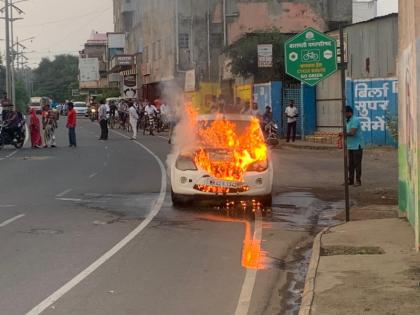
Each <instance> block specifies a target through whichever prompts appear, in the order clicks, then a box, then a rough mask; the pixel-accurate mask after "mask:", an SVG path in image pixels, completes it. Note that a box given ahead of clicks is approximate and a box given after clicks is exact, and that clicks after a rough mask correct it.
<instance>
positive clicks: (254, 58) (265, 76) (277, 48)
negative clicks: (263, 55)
mask: <svg viewBox="0 0 420 315" xmlns="http://www.w3.org/2000/svg"><path fill="white" fill-rule="evenodd" d="M289 38H290V35H287V34H282V33H280V32H277V31H271V32H264V33H250V34H247V35H245V36H244V37H242V38H241V39H239V40H238V41H237V42H235V43H234V44H233V45H231V46H230V47H229V48H228V49H227V55H228V56H229V57H230V58H231V59H232V63H231V69H232V73H233V74H234V75H236V76H241V77H244V78H249V77H251V76H254V79H255V82H257V83H258V82H268V81H275V80H284V78H285V74H284V72H285V69H284V44H285V42H286V41H287V40H288V39H289ZM260 44H272V45H273V68H258V51H257V49H258V45H260Z"/></svg>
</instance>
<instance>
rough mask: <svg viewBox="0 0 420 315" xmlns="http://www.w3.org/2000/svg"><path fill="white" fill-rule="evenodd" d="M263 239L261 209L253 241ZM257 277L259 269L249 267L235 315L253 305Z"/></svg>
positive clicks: (257, 215) (244, 313)
mask: <svg viewBox="0 0 420 315" xmlns="http://www.w3.org/2000/svg"><path fill="white" fill-rule="evenodd" d="M261 240H262V218H261V211H260V210H257V211H256V212H255V226H254V238H253V242H261ZM256 279H257V269H247V270H246V274H245V280H244V283H243V284H242V290H241V295H240V296H239V301H238V305H237V306H236V311H235V315H247V314H248V312H249V307H250V306H251V299H252V292H253V291H254V287H255V281H256Z"/></svg>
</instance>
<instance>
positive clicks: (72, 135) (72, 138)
mask: <svg viewBox="0 0 420 315" xmlns="http://www.w3.org/2000/svg"><path fill="white" fill-rule="evenodd" d="M67 110H68V111H67V125H66V127H67V128H68V129H69V143H70V144H69V147H70V148H71V147H73V148H75V147H77V143H76V120H77V118H76V116H77V115H76V111H75V110H74V105H73V103H72V102H69V103H68V104H67Z"/></svg>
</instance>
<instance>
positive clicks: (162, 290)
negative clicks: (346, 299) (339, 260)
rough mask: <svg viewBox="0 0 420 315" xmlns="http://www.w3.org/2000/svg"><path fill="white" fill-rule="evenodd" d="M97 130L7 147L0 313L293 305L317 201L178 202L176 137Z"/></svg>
mask: <svg viewBox="0 0 420 315" xmlns="http://www.w3.org/2000/svg"><path fill="white" fill-rule="evenodd" d="M62 123H63V122H62V121H61V124H62ZM98 129H99V127H98V126H97V125H96V124H93V123H91V122H90V121H87V120H84V119H81V120H80V121H79V126H78V130H77V136H78V148H77V149H73V148H68V147H67V138H66V130H65V129H64V128H59V130H58V133H57V138H58V141H57V144H58V147H57V148H55V149H41V150H31V149H29V148H25V149H23V150H20V151H15V150H14V149H13V148H11V147H6V148H5V149H4V150H2V151H0V174H1V175H0V284H1V285H0V314H3V315H22V314H30V315H33V314H74V315H76V314H77V315H84V314H86V315H95V314H98V315H99V314H100V315H105V314H110V315H111V314H112V315H116V314H117V315H118V314H136V315H138V314H174V315H178V314H179V315H181V314H182V315H185V314H218V315H221V314H237V315H242V314H295V313H296V310H297V307H298V304H297V302H296V301H297V300H298V296H299V289H300V288H299V283H301V282H302V280H303V276H304V267H305V266H304V261H305V260H304V259H303V257H302V256H300V255H301V254H302V251H301V250H299V247H302V246H303V243H304V242H305V240H307V239H310V238H311V234H312V232H313V225H314V224H316V222H315V221H314V220H315V219H314V213H315V212H317V211H320V209H321V208H322V206H320V204H319V202H318V201H316V200H315V199H314V198H313V197H312V196H311V195H308V194H306V193H304V192H299V191H298V192H296V193H292V194H290V193H289V194H283V195H282V194H280V195H279V196H277V197H276V199H275V205H274V207H273V209H272V210H266V209H257V208H254V209H252V207H251V209H247V210H243V209H237V208H233V209H228V208H225V207H222V208H215V207H211V208H209V207H204V206H202V205H197V206H194V207H191V208H189V209H174V208H173V207H172V205H171V202H170V197H169V194H168V191H169V189H168V186H167V184H168V181H167V178H166V174H165V160H166V156H167V154H168V153H169V151H170V147H169V145H168V144H167V141H166V140H165V139H164V138H163V137H150V136H148V137H141V138H140V139H139V140H138V141H136V142H134V141H130V140H128V138H127V137H126V135H125V134H123V133H121V132H119V131H117V132H112V133H111V134H110V140H109V141H107V142H101V141H98V140H97V137H98V134H99V130H98ZM317 220H318V217H317ZM296 248H298V250H296ZM306 256H307V254H306ZM306 258H307V257H306Z"/></svg>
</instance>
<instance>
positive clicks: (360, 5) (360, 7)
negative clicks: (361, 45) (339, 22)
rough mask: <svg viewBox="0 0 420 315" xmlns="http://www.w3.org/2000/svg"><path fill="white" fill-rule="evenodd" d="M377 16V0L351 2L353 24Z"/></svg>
mask: <svg viewBox="0 0 420 315" xmlns="http://www.w3.org/2000/svg"><path fill="white" fill-rule="evenodd" d="M377 16H378V0H353V23H359V22H363V21H367V20H370V19H373V18H375V17H377Z"/></svg>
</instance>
